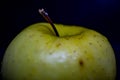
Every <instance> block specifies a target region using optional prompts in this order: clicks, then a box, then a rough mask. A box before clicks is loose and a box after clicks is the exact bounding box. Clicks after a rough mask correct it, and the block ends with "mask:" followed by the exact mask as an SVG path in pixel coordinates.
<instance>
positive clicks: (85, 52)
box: [1, 23, 116, 80]
mask: <svg viewBox="0 0 120 80" xmlns="http://www.w3.org/2000/svg"><path fill="white" fill-rule="evenodd" d="M55 26H56V28H57V30H58V33H59V35H60V37H57V36H56V35H55V33H54V30H53V29H52V27H51V26H50V24H49V23H36V24H33V25H31V26H29V27H27V28H26V29H24V30H23V31H22V32H20V34H18V35H17V36H16V37H15V39H14V40H13V41H12V42H11V43H10V45H9V46H8V48H7V50H6V52H5V55H4V59H3V62H2V70H1V71H2V76H3V78H4V79H5V80H115V77H116V60H115V55H114V51H113V48H112V47H111V45H110V43H109V41H108V39H107V38H106V37H105V36H103V35H102V34H100V33H98V32H96V31H94V30H91V29H87V28H84V27H81V26H71V25H62V24H55Z"/></svg>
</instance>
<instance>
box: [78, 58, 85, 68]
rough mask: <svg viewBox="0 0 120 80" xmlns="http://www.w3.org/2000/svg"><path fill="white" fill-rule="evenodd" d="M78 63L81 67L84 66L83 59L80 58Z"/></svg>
mask: <svg viewBox="0 0 120 80" xmlns="http://www.w3.org/2000/svg"><path fill="white" fill-rule="evenodd" d="M79 64H80V66H81V67H83V66H84V61H83V60H82V59H81V60H80V61H79Z"/></svg>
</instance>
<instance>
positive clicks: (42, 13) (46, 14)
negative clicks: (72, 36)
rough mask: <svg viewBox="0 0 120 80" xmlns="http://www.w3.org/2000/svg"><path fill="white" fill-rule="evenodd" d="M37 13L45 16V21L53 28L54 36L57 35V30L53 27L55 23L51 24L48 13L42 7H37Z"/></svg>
mask: <svg viewBox="0 0 120 80" xmlns="http://www.w3.org/2000/svg"><path fill="white" fill-rule="evenodd" d="M38 11H39V13H40V14H41V15H42V16H43V17H44V18H45V20H46V21H48V22H49V23H50V25H51V26H52V28H53V29H54V31H55V33H56V36H58V37H59V34H58V31H57V29H56V27H55V25H54V24H53V22H52V20H51V19H50V17H49V16H48V13H47V12H45V11H44V9H39V10H38Z"/></svg>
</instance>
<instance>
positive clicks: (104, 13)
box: [0, 0, 120, 80]
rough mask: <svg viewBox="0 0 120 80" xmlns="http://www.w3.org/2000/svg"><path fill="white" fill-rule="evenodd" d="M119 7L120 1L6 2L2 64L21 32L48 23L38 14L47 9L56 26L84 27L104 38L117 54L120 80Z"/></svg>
mask: <svg viewBox="0 0 120 80" xmlns="http://www.w3.org/2000/svg"><path fill="white" fill-rule="evenodd" d="M119 4H120V2H119V0H51V1H49V2H48V0H41V1H40V0H33V1H30V0H24V1H22V0H17V1H14V2H12V1H11V0H9V1H4V2H2V5H3V6H2V7H1V10H0V19H1V25H0V36H1V38H0V61H2V58H3V55H4V52H5V50H6V48H7V46H8V44H9V43H10V42H11V40H12V39H13V38H14V37H15V36H16V35H17V34H18V33H19V32H20V31H21V30H22V29H24V28H26V27H27V26H29V25H31V24H33V23H37V22H41V21H42V22H43V21H45V20H44V19H43V18H42V16H41V15H40V14H39V13H38V9H39V8H44V9H45V10H46V11H47V12H48V13H49V16H50V17H51V18H52V20H53V22H55V23H61V24H71V25H81V26H85V27H87V28H91V29H94V30H96V31H98V32H100V33H102V34H103V35H105V36H106V37H107V38H108V39H109V41H110V43H111V45H112V47H113V49H114V51H115V55H116V62H117V80H120V76H118V75H120V69H119V67H120V29H119V27H120V5H119Z"/></svg>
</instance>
